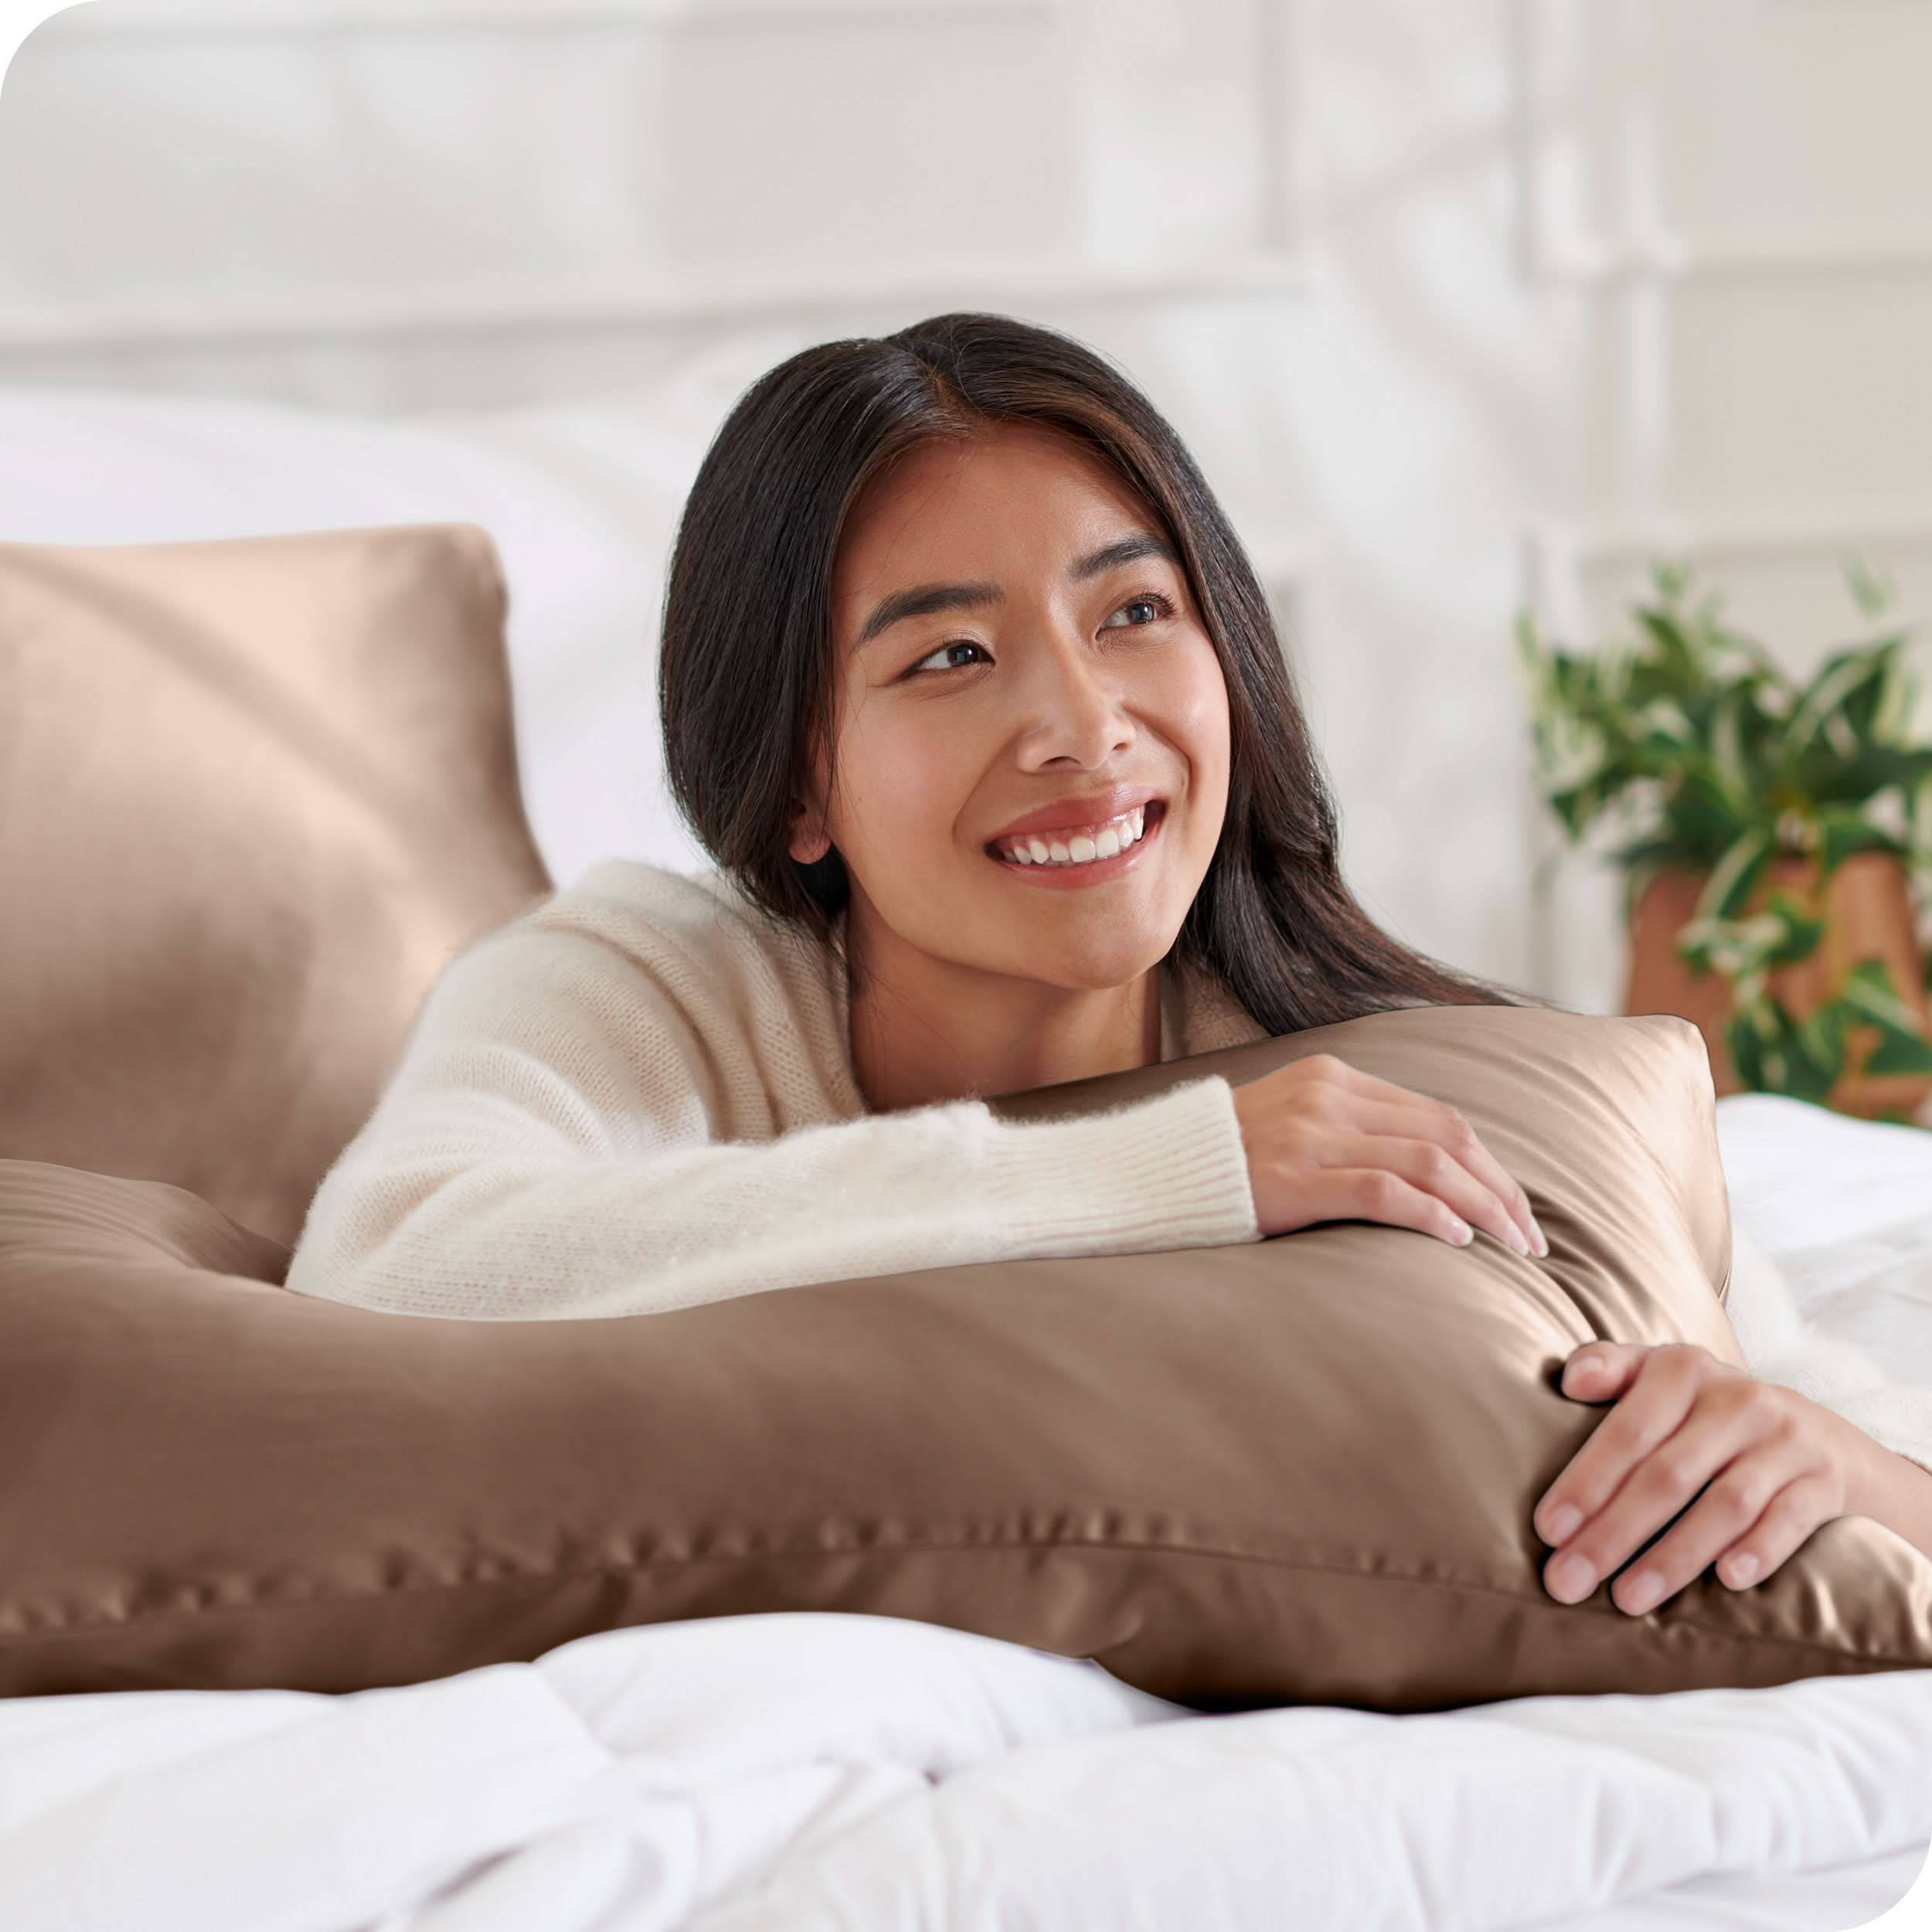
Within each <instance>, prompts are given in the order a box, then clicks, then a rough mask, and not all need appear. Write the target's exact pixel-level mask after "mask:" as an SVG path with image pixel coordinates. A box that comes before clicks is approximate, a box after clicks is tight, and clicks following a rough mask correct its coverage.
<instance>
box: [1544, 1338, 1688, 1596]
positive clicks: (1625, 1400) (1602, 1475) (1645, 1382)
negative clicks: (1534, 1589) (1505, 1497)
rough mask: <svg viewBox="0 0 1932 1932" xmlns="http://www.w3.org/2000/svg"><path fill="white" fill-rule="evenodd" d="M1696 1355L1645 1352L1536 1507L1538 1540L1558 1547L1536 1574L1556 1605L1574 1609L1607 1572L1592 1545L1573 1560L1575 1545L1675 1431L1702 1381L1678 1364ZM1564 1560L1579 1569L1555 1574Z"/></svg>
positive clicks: (1619, 1346) (1599, 1347)
mask: <svg viewBox="0 0 1932 1932" xmlns="http://www.w3.org/2000/svg"><path fill="white" fill-rule="evenodd" d="M1627 1346H1629V1345H1626V1344H1617V1343H1607V1342H1598V1343H1595V1344H1594V1345H1592V1346H1591V1351H1590V1352H1591V1353H1593V1354H1595V1353H1597V1352H1600V1351H1602V1350H1604V1349H1618V1350H1619V1352H1621V1350H1622V1349H1624V1347H1627ZM1701 1354H1702V1350H1690V1349H1675V1348H1671V1347H1664V1348H1654V1349H1645V1351H1644V1352H1643V1355H1642V1359H1641V1361H1640V1362H1638V1366H1637V1369H1636V1372H1635V1374H1634V1376H1632V1377H1631V1379H1630V1381H1629V1386H1628V1388H1627V1389H1625V1391H1624V1394H1623V1396H1622V1397H1621V1400H1619V1401H1618V1402H1617V1406H1615V1407H1614V1409H1612V1410H1611V1411H1610V1413H1608V1414H1607V1416H1605V1417H1604V1419H1603V1420H1602V1421H1601V1422H1600V1423H1597V1427H1596V1429H1595V1430H1594V1432H1593V1433H1592V1434H1591V1435H1590V1437H1589V1439H1588V1440H1587V1441H1586V1442H1585V1443H1584V1444H1583V1447H1581V1448H1580V1449H1579V1450H1578V1451H1577V1453H1576V1454H1575V1455H1574V1456H1573V1457H1572V1458H1570V1463H1569V1465H1568V1467H1567V1468H1565V1469H1564V1471H1563V1474H1562V1475H1560V1476H1559V1477H1558V1478H1556V1481H1555V1482H1553V1484H1552V1485H1550V1487H1549V1493H1548V1494H1547V1495H1546V1496H1545V1497H1544V1498H1543V1502H1542V1503H1540V1504H1539V1505H1538V1508H1537V1513H1538V1515H1539V1519H1540V1520H1541V1523H1542V1530H1541V1533H1542V1534H1543V1540H1544V1541H1545V1542H1546V1543H1555V1544H1557V1545H1559V1546H1560V1554H1559V1556H1558V1557H1557V1559H1556V1562H1555V1563H1552V1564H1551V1565H1550V1566H1549V1568H1548V1569H1546V1571H1545V1573H1544V1574H1545V1577H1546V1580H1548V1581H1549V1582H1550V1583H1551V1586H1552V1590H1553V1594H1555V1595H1556V1596H1557V1597H1560V1599H1561V1600H1563V1601H1564V1602H1566V1603H1575V1602H1577V1601H1580V1600H1581V1599H1582V1598H1583V1597H1587V1596H1588V1595H1589V1594H1590V1592H1591V1591H1592V1590H1594V1589H1595V1588H1596V1587H1597V1579H1598V1578H1600V1577H1603V1576H1604V1575H1605V1574H1606V1573H1607V1572H1606V1570H1604V1566H1603V1564H1602V1562H1601V1561H1600V1560H1599V1559H1598V1558H1597V1544H1596V1543H1593V1544H1592V1545H1591V1546H1590V1547H1589V1548H1588V1549H1583V1550H1582V1551H1581V1552H1580V1553H1579V1554H1580V1561H1579V1563H1577V1564H1574V1565H1571V1564H1564V1566H1563V1570H1562V1573H1561V1574H1560V1575H1559V1574H1557V1573H1556V1570H1557V1565H1558V1564H1560V1563H1563V1560H1564V1558H1565V1557H1567V1556H1570V1555H1571V1554H1572V1553H1577V1543H1579V1541H1580V1539H1582V1538H1583V1537H1584V1536H1587V1535H1589V1534H1590V1530H1591V1528H1592V1526H1594V1525H1595V1524H1596V1522H1597V1519H1598V1518H1599V1517H1600V1515H1601V1514H1602V1512H1603V1511H1604V1509H1605V1508H1606V1507H1607V1505H1609V1504H1610V1502H1611V1499H1612V1498H1614V1496H1615V1495H1617V1492H1619V1490H1621V1488H1622V1487H1623V1485H1624V1481H1625V1480H1626V1479H1627V1478H1628V1476H1629V1475H1630V1474H1631V1471H1633V1470H1634V1469H1636V1468H1638V1467H1639V1466H1640V1465H1641V1464H1642V1463H1643V1462H1644V1461H1645V1459H1646V1458H1648V1456H1649V1455H1650V1454H1651V1452H1652V1451H1655V1449H1657V1448H1658V1447H1659V1446H1660V1445H1661V1444H1663V1443H1664V1442H1665V1441H1667V1440H1668V1439H1669V1438H1670V1437H1672V1435H1673V1434H1675V1433H1676V1431H1677V1430H1678V1429H1679V1427H1682V1423H1683V1422H1684V1420H1685V1417H1687V1416H1688V1415H1689V1413H1690V1412H1691V1408H1692V1404H1693V1403H1694V1402H1695V1400H1696V1393H1697V1389H1698V1388H1699V1386H1701V1383H1702V1376H1701V1375H1700V1373H1699V1371H1698V1370H1697V1369H1696V1366H1695V1365H1694V1364H1693V1363H1692V1362H1689V1361H1688V1360H1685V1359H1682V1358H1684V1357H1686V1356H1689V1355H1701ZM1706 1360H1707V1361H1708V1360H1709V1357H1706ZM1565 1509H1570V1510H1573V1511H1574V1512H1575V1522H1574V1524H1571V1523H1570V1522H1568V1521H1567V1520H1566V1519H1565V1518H1564V1516H1563V1512H1564V1510H1565ZM1661 1520H1662V1519H1658V1521H1661ZM1657 1526H1658V1522H1657V1521H1653V1522H1652V1524H1651V1528H1652V1529H1655V1528H1656V1527H1657ZM1625 1553H1626V1554H1628V1550H1626V1552H1625Z"/></svg>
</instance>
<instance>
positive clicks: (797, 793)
mask: <svg viewBox="0 0 1932 1932" xmlns="http://www.w3.org/2000/svg"><path fill="white" fill-rule="evenodd" d="M998 423H1025V424H1032V425H1035V426H1037V427H1045V428H1048V429H1052V430H1060V431H1061V432H1063V433H1064V434H1067V435H1070V436H1072V437H1077V439H1079V440H1080V442H1081V443H1083V444H1084V445H1085V446H1086V447H1087V448H1088V449H1090V450H1091V451H1093V452H1094V454H1097V456H1098V457H1100V458H1101V459H1102V460H1103V461H1105V462H1106V463H1107V464H1109V465H1110V466H1111V468H1113V469H1114V471H1116V472H1117V474H1119V475H1120V476H1121V478H1123V479H1124V481H1126V483H1127V484H1128V485H1129V487H1130V488H1132V489H1133V490H1134V491H1135V492H1137V493H1138V495H1140V497H1141V498H1142V499H1143V500H1144V501H1145V503H1146V504H1147V505H1148V508H1149V509H1150V510H1151V512H1153V513H1154V515H1155V517H1156V518H1157V519H1158V521H1159V522H1160V523H1161V524H1162V526H1164V527H1165V534H1166V535H1167V536H1168V537H1169V539H1171V540H1172V542H1173V543H1175V546H1176V547H1177V548H1178V549H1179V551H1180V553H1181V555H1182V558H1183V559H1184V560H1185V566H1186V570H1187V578H1188V583H1189V589H1190V590H1191V591H1192V594H1193V597H1194V600H1195V603H1196V607H1197V608H1198V609H1199V611H1200V614H1201V617H1202V623H1203V624H1204V626H1205V628H1206V631H1207V634H1208V636H1209V638H1211V639H1212V640H1213V645H1214V648H1215V650H1216V652H1217V654H1218V655H1219V658H1220V661H1221V669H1222V672H1223V677H1224V678H1225V680H1226V685H1227V693H1228V711H1229V726H1230V745H1229V772H1228V798H1227V811H1226V819H1225V821H1224V822H1223V826H1222V830H1221V838H1220V842H1219V845H1216V848H1215V852H1214V856H1213V859H1212V860H1211V861H1210V862H1209V866H1208V869H1207V872H1206V876H1205V877H1204V878H1203V879H1202V882H1201V885H1200V889H1199V891H1198V892H1197V893H1196V895H1195V897H1194V902H1193V903H1192V905H1191V906H1189V909H1188V912H1187V916H1186V917H1185V919H1184V920H1183V921H1182V925H1181V930H1180V931H1179V934H1177V935H1176V937H1175V942H1174V944H1173V947H1172V949H1171V950H1170V952H1169V954H1168V957H1169V958H1170V959H1174V960H1178V961H1180V962H1182V963H1185V964H1189V965H1192V966H1194V967H1196V968H1206V970H1207V971H1209V973H1210V974H1211V975H1214V976H1216V978H1218V979H1219V981H1220V983H1221V984H1222V985H1223V986H1224V987H1226V988H1227V990H1228V991H1230V992H1231V993H1232V994H1233V995H1234V997H1235V998H1236V999H1238V1000H1239V1001H1240V1003H1241V1005H1243V1007H1245V1008H1246V1009H1247V1011H1248V1012H1249V1013H1250V1014H1251V1015H1253V1018H1254V1019H1255V1020H1256V1021H1257V1023H1258V1024H1259V1025H1260V1026H1262V1027H1264V1029H1266V1030H1267V1032H1268V1033H1269V1034H1270V1036H1279V1035H1281V1034H1284V1033H1290V1032H1299V1031H1300V1030H1301V1029H1303V1028H1304V1027H1309V1026H1327V1025H1329V1024H1331V1023H1332V1022H1335V1021H1338V1020H1345V1019H1354V1018H1355V1017H1356V1016H1357V1015H1360V1014H1363V1013H1367V1012H1378V1011H1381V1010H1383V1009H1387V1008H1389V1007H1394V1006H1417V1005H1465V1006H1467V1005H1478V1006H1553V1005H1556V1004H1557V1002H1554V1001H1551V1000H1546V999H1544V998H1540V997H1539V996H1538V995H1535V994H1532V993H1529V992H1523V991H1522V990H1521V989H1519V988H1514V987H1509V986H1504V985H1496V984H1492V982H1490V981H1486V980H1483V979H1479V978H1476V977H1475V975H1472V974H1466V973H1463V972H1461V971H1458V970H1457V969H1455V968H1453V967H1450V966H1447V965H1446V964H1443V963H1442V962H1440V961H1437V960H1435V959H1434V958H1431V957H1430V956H1429V955H1427V954H1424V953H1420V952H1417V951H1413V950H1412V949H1411V948H1410V947H1406V946H1404V945H1402V944H1400V943H1399V942H1398V941H1396V940H1394V939H1392V938H1391V937H1389V935H1388V934H1386V933H1385V932H1384V931H1383V930H1382V929H1381V927H1379V926H1377V925H1376V923H1375V922H1374V920H1372V919H1371V918H1370V917H1369V915H1368V914H1367V913H1366V912H1364V911H1363V910H1362V907H1361V906H1359V905H1358V904H1357V903H1356V902H1355V898H1354V896H1353V895H1352V893H1350V892H1349V889H1348V887H1347V886H1345V885H1344V884H1343V883H1342V875H1341V870H1340V867H1339V865H1338V857H1337V850H1336V845H1337V838H1336V815H1335V804H1334V802H1333V801H1332V798H1331V797H1330V795H1329V792H1328V785H1327V783H1326V781H1325V777H1324V775H1323V773H1322V770H1321V767H1320V765H1319V764H1318V760H1317V757H1316V755H1315V749H1314V747H1313V746H1312V745H1311V743H1310V741H1309V737H1308V726H1307V723H1305V721H1304V719H1303V716H1302V712H1301V705H1300V703H1299V702H1298V701H1297V699H1296V696H1295V693H1294V687H1293V683H1292V681H1291V678H1290V676H1289V674H1288V671H1287V665H1286V663H1285V662H1284V658H1283V655H1282V651H1281V643H1280V640H1279V638H1277V634H1276V631H1275V628H1274V620H1273V618H1272V617H1271V616H1270V613H1269V610H1268V606H1267V599H1266V597H1264V594H1263V593H1262V590H1261V587H1260V582H1259V581H1258V580H1257V578H1256V576H1255V573H1254V569H1253V566H1252V565H1251V564H1250V562H1249V561H1248V558H1247V554H1246V553H1245V552H1244V551H1243V549H1242V547H1241V545H1240V541H1239V539H1237V538H1236V536H1235V534H1234V532H1233V528H1232V527H1231V526H1230V524H1229V522H1228V520H1227V518H1226V515H1225V514H1224V513H1223V511H1222V509H1221V506H1220V505H1219V503H1218V502H1216V500H1215V496H1214V493H1213V491H1212V490H1210V489H1209V488H1208V485H1207V483H1206V479H1205V478H1203V477H1202V474H1201V472H1200V470H1199V468H1198V467H1197V466H1196V463H1195V461H1194V459H1193V458H1192V457H1191V456H1190V455H1189V454H1188V451H1187V450H1186V448H1185V446H1184V445H1183V444H1182V441H1181V439H1180V437H1179V436H1178V435H1177V434H1175V431H1174V430H1173V428H1172V426H1171V425H1170V424H1169V423H1168V422H1167V420H1165V418H1164V417H1162V415H1161V414H1160V413H1159V412H1158V410H1155V407H1154V406H1153V405H1152V403H1150V402H1149V401H1148V400H1147V398H1146V397H1145V396H1143V395H1142V394H1141V392H1140V390H1139V389H1137V388H1136V387H1135V386H1134V384H1133V383H1132V382H1131V381H1130V380H1129V379H1128V377H1127V376H1125V375H1124V373H1123V372H1121V370H1119V369H1117V368H1116V367H1114V365H1113V364H1111V362H1108V361H1107V360H1106V359H1104V357H1102V356H1101V355H1099V354H1097V352H1095V351H1094V350H1092V349H1089V348H1087V346H1086V345H1084V344H1083V343H1081V342H1077V341H1075V340H1074V339H1073V338H1071V337H1070V336H1066V335H1061V334H1060V333H1058V332H1056V331H1054V330H1052V329H1049V328H1039V327H1037V326H1036V325H1032V324H1029V323H1026V322H1022V321H1015V320H1014V319H1013V318H1012V317H1010V316H1005V315H979V314H971V313H961V314H954V315H935V316H933V317H930V318H929V319H927V321H923V322H915V323H913V324H912V325H911V326H910V327H909V328H902V329H900V330H898V331H896V332H894V333H893V334H892V335H879V336H860V337H855V338H848V339H845V340H842V341H838V342H820V343H818V344H816V345H814V346H813V347H811V348H809V349H802V350H801V351H800V352H798V354H797V355H793V356H791V357H789V358H788V359H787V360H785V361H784V362H781V363H779V364H778V365H777V367H776V368H774V369H770V370H768V371H767V372H766V373H765V374H764V375H763V376H760V377H759V379H757V381H756V382H755V383H753V384H752V385H751V386H750V388H749V389H747V390H746V391H745V393H743V396H740V398H739V399H738V400H737V402H736V403H735V404H734V405H733V407H732V410H731V412H730V414H729V415H728V416H727V417H726V418H725V420H724V423H723V426H722V427H720V428H719V431H718V433H717V435H716V437H714V438H713V441H712V444H711V447H710V448H709V450H708V451H706V454H705V458H704V461H703V462H702V464H701V465H700V466H699V471H698V474H697V479H696V481H695V482H694V483H693V484H692V488H691V493H690V495H689V498H688V499H687V500H686V502H685V506H684V512H683V515H682V518H681V519H680V520H679V526H678V532H677V538H676V541H675V545H674V546H673V548H672V556H671V566H670V571H669V576H668V581H667V583H666V585H665V603H664V624H663V639H662V648H661V651H660V655H659V658H658V706H659V711H660V714H661V717H662V724H663V730H664V744H665V773H666V776H667V777H668V781H669V784H670V787H671V791H672V797H673V798H674V799H675V801H676V804H677V806H678V809H679V811H680V812H681V813H682V815H683V816H684V818H685V821H686V822H687V823H688V824H689V825H690V827H691V828H692V831H693V832H694V833H695V834H696V835H697V837H698V838H699V840H700V841H701V842H702V844H703V845H704V847H705V849H706V850H707V851H708V852H710V853H711V855H713V858H714V859H716V861H717V862H718V864H719V866H720V868H721V869H723V871H724V872H726V874H727V875H728V876H729V877H730V879H732V880H733V882H734V883H736V885H737V886H739V887H740V889H741V891H742V893H743V896H745V898H746V899H747V900H748V901H749V902H750V903H751V904H752V905H753V906H754V907H756V908H757V909H758V910H760V911H761V912H762V913H764V914H765V915H766V916H767V917H769V918H770V919H772V920H777V921H780V922H782V923H784V925H785V926H786V927H788V928H791V929H792V930H798V929H801V928H802V929H804V930H806V931H808V932H809V933H810V934H812V935H813V936H814V937H815V938H816V939H817V940H818V941H819V942H820V943H821V944H824V945H826V946H828V947H832V948H833V950H834V951H838V947H837V945H836V937H837V935H836V931H835V927H834V925H833V923H832V922H833V920H834V919H835V916H836V915H837V913H838V912H839V910H841V909H842V907H843V906H844V905H845V903H846V900H847V899H848V897H849V895H850V892H851V880H850V878H849V875H848V873H847V872H846V870H845V860H844V859H842V857H841V856H840V855H839V853H838V849H837V848H836V847H834V848H832V849H830V850H828V852H826V853H825V856H824V857H823V858H821V859H818V861H817V862H815V863H813V864H811V865H805V864H802V863H801V862H799V861H798V859H794V858H793V857H792V855H791V852H789V850H788V849H787V846H788V845H789V842H790V838H791V818H792V812H793V808H794V804H795V802H796V801H798V800H800V799H803V798H808V797H809V796H810V786H811V775H812V771H813V764H814V759H813V751H814V749H815V747H821V746H822V747H823V749H824V751H825V760H826V784H825V794H824V795H825V798H830V797H831V795H832V791H833V789H834V787H835V773H836V768H837V756H838V752H837V747H836V745H835V744H834V743H833V742H832V720H833V718H834V716H835V705H836V696H837V690H838V663H837V655H836V645H835V638H834V627H833V618H832V566H833V562H834V560H835V557H836V556H837V554H838V545H839V541H840V538H841V536H842V533H843V532H844V529H845V521H846V518H847V516H848V515H849V512H850V511H851V509H852V505H853V504H854V502H855V501H856V499H857V498H858V496H859V492H861V490H862V489H863V488H864V487H865V485H866V482H867V481H869V479H870V478H872V476H873V475H875V474H876V473H877V472H878V471H879V470H880V469H882V468H883V467H884V466H885V465H886V464H888V463H889V462H891V461H893V458H894V457H896V456H898V455H900V454H902V453H903V451H906V450H909V449H910V448H911V447H913V446H914V445H916V444H920V443H923V442H925V441H927V440H930V439H932V438H935V437H944V438H949V439H953V440H964V439H967V438H970V437H972V436H974V435H975V434H978V433H979V432H981V431H982V430H985V429H986V428H988V427H991V426H992V425H995V424H998ZM840 964H842V966H844V967H845V968H847V969H848V970H849V968H850V966H851V962H850V961H848V960H845V959H843V958H842V959H841V961H840Z"/></svg>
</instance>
